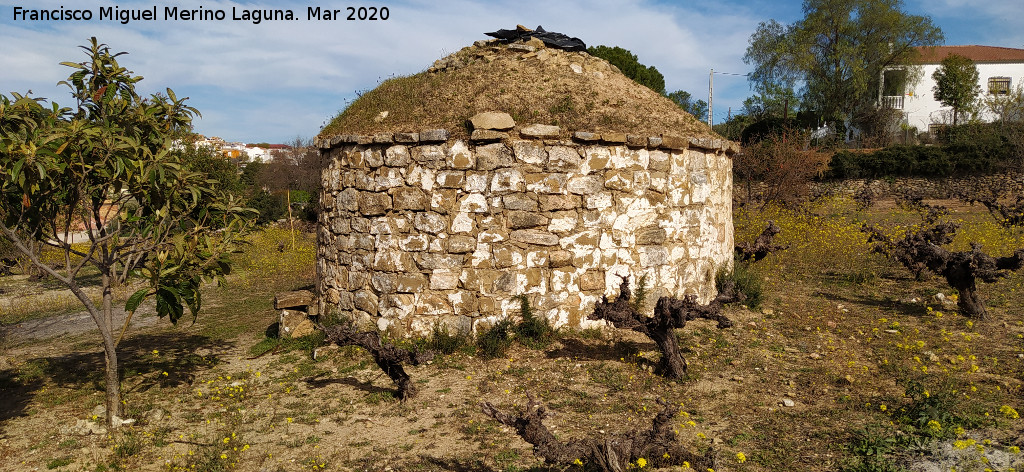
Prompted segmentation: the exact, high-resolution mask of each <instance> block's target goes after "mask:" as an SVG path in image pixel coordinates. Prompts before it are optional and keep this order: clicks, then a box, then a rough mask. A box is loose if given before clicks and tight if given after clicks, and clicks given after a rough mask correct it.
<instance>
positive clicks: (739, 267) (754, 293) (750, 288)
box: [715, 261, 764, 310]
mask: <svg viewBox="0 0 1024 472" xmlns="http://www.w3.org/2000/svg"><path fill="white" fill-rule="evenodd" d="M726 281H732V282H733V283H734V284H735V289H736V291H737V292H739V293H742V294H743V295H745V296H746V300H745V301H744V302H743V304H744V305H746V306H747V307H748V308H750V309H751V310H756V309H758V308H760V307H761V302H762V301H764V287H763V285H764V280H763V279H762V278H761V276H760V275H758V274H757V273H756V272H755V271H754V270H752V269H751V268H750V265H749V264H747V263H745V262H739V261H737V262H736V263H735V265H733V269H732V271H731V272H730V271H728V270H725V269H724V268H723V269H721V270H719V271H718V275H717V276H716V277H715V287H716V288H717V289H718V291H719V292H721V291H722V288H723V287H724V286H725V282H726Z"/></svg>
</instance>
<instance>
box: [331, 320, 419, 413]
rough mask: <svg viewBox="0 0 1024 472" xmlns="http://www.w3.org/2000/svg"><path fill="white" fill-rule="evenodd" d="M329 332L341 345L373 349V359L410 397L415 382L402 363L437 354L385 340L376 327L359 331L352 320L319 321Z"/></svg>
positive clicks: (403, 396)
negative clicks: (411, 348) (399, 346)
mask: <svg viewBox="0 0 1024 472" xmlns="http://www.w3.org/2000/svg"><path fill="white" fill-rule="evenodd" d="M317 327H318V328H320V329H321V330H322V331H323V332H324V333H325V334H326V335H327V336H326V338H325V339H324V342H325V343H328V344H337V345H338V346H359V347H361V348H363V349H366V350H367V351H369V352H370V355H372V356H373V360H374V362H376V363H377V365H378V366H379V367H380V368H381V370H383V371H384V373H385V374H387V375H388V377H390V378H391V380H393V381H394V382H395V384H396V385H397V386H398V398H399V399H400V400H402V401H405V400H408V399H410V398H412V397H413V396H415V395H416V386H415V385H414V384H413V382H412V378H410V377H409V374H407V373H406V372H405V369H404V368H403V367H402V366H403V364H412V365H420V364H423V363H426V362H427V361H429V360H431V359H433V358H434V352H433V351H422V352H413V351H409V350H408V349H402V348H398V347H395V345H394V344H391V343H383V342H381V340H380V333H378V332H376V331H358V330H356V329H355V327H354V326H353V325H352V323H341V324H337V325H334V326H327V327H324V326H322V325H318V326H317Z"/></svg>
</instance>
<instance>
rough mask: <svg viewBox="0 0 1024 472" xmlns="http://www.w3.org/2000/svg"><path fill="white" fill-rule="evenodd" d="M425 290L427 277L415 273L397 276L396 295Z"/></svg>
mask: <svg viewBox="0 0 1024 472" xmlns="http://www.w3.org/2000/svg"><path fill="white" fill-rule="evenodd" d="M425 288H427V276H426V275H423V274H417V273H406V274H398V277H397V279H396V285H395V291H396V292H398V293H419V292H420V291H422V290H423V289H425Z"/></svg>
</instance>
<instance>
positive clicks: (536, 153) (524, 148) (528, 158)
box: [512, 141, 548, 166]
mask: <svg viewBox="0 0 1024 472" xmlns="http://www.w3.org/2000/svg"><path fill="white" fill-rule="evenodd" d="M512 152H513V153H514V154H515V157H516V159H517V160H519V161H520V162H523V163H526V164H533V165H538V166H543V165H544V164H545V163H547V161H548V151H547V149H545V148H544V144H543V143H538V142H537V141H513V142H512Z"/></svg>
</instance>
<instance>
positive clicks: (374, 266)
mask: <svg viewBox="0 0 1024 472" xmlns="http://www.w3.org/2000/svg"><path fill="white" fill-rule="evenodd" d="M317 144H318V146H319V147H320V149H321V156H322V159H323V173H322V177H323V181H322V183H323V193H322V194H321V202H322V205H323V211H322V212H321V213H320V220H319V231H318V261H317V275H318V282H317V288H318V292H319V303H320V312H321V313H327V312H329V311H330V310H334V311H336V312H338V313H339V314H341V315H342V316H349V317H353V318H355V319H356V320H357V321H359V322H361V323H364V324H366V323H371V322H372V323H375V324H376V325H377V327H378V328H379V329H380V330H382V331H389V332H390V333H391V334H392V335H395V336H407V335H410V334H412V333H421V334H422V333H428V332H429V331H430V330H431V328H432V327H433V326H434V325H435V323H439V322H440V323H443V324H445V325H447V326H448V327H450V328H453V329H459V330H463V331H470V330H474V331H475V330H476V329H477V328H478V327H479V326H481V324H483V325H486V324H490V323H493V322H495V321H497V320H498V319H501V318H503V317H506V316H509V315H517V314H518V312H519V306H520V305H519V301H518V300H517V299H516V298H515V297H517V296H518V295H526V296H527V297H528V298H529V301H530V303H531V305H532V306H533V307H534V309H535V311H536V313H539V314H542V315H544V316H546V317H547V318H548V319H549V320H550V321H552V322H553V323H554V324H556V325H558V326H564V325H568V326H572V327H580V326H586V325H587V322H585V318H586V315H587V314H589V313H590V311H592V309H593V305H594V302H595V301H597V300H599V299H600V297H601V296H602V295H609V296H614V295H616V294H617V293H618V286H619V283H620V281H621V277H625V276H630V277H631V278H632V277H637V278H639V277H640V276H643V275H646V276H647V281H648V286H649V288H650V290H651V298H650V300H654V299H655V297H657V296H658V295H660V294H670V295H674V296H682V295H684V294H695V295H697V296H698V297H699V298H700V299H701V300H702V301H707V300H709V299H710V298H711V297H712V296H713V295H714V294H715V281H714V278H715V273H716V271H717V270H718V269H719V268H720V267H722V266H726V265H729V264H731V263H732V251H733V226H732V161H731V159H730V158H729V157H728V156H729V155H731V154H732V153H733V152H735V151H737V150H738V149H737V147H736V145H735V144H734V143H731V142H728V141H721V140H712V139H686V138H680V137H673V136H667V135H663V136H657V137H640V136H633V135H625V134H622V133H602V134H596V133H588V132H575V133H572V134H571V135H568V134H563V133H562V132H561V130H560V129H559V128H558V127H556V126H547V125H530V126H525V127H522V128H516V129H514V130H504V131H500V130H499V131H496V130H489V129H477V130H475V131H474V132H473V135H472V138H471V139H469V140H454V139H449V133H448V132H447V131H446V130H426V131H423V132H420V133H382V134H375V135H372V136H335V137H333V138H330V139H327V138H323V139H320V140H318V143H317ZM650 305H652V306H653V303H651V304H650ZM648 309H650V308H648Z"/></svg>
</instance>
